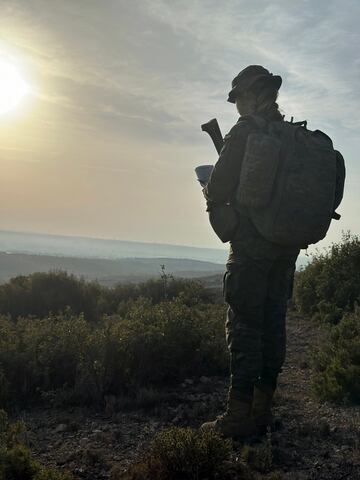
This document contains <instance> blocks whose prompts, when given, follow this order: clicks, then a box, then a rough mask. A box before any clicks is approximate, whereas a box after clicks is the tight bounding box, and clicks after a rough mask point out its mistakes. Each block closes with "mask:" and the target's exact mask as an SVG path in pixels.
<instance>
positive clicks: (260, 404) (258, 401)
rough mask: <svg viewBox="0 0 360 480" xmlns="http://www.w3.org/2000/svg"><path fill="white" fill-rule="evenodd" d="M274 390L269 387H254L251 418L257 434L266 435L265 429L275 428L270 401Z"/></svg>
mask: <svg viewBox="0 0 360 480" xmlns="http://www.w3.org/2000/svg"><path fill="white" fill-rule="evenodd" d="M274 393H275V388H274V387H271V386H270V385H261V386H255V387H254V399H253V404H252V409H251V416H252V418H253V420H254V422H255V425H256V429H257V431H258V433H266V431H267V428H268V427H270V428H271V430H274V428H275V421H274V416H273V413H272V409H271V407H272V401H273V397H274Z"/></svg>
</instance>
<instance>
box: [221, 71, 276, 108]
mask: <svg viewBox="0 0 360 480" xmlns="http://www.w3.org/2000/svg"><path fill="white" fill-rule="evenodd" d="M258 80H264V81H266V82H269V83H271V84H273V86H274V87H275V88H276V89H277V90H278V89H279V88H280V87H281V84H282V78H281V77H280V75H273V74H272V73H270V72H269V70H266V68H264V67H262V66H261V65H249V66H248V67H246V68H244V70H241V72H240V73H239V74H238V75H237V76H236V77H235V78H234V80H233V81H232V82H231V86H232V89H231V91H230V92H229V98H228V99H227V101H228V102H230V103H235V98H236V96H237V94H239V93H240V92H241V91H246V90H248V89H249V88H250V87H251V86H252V85H254V83H255V82H257V81H258Z"/></svg>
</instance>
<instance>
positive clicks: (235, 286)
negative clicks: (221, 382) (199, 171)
mask: <svg viewBox="0 0 360 480" xmlns="http://www.w3.org/2000/svg"><path fill="white" fill-rule="evenodd" d="M274 119H276V120H279V119H280V118H274ZM268 120H271V119H268ZM257 129H258V126H257V125H255V124H254V121H253V120H252V119H251V118H249V117H240V119H239V121H238V122H237V124H236V125H235V126H234V127H233V128H232V129H231V130H230V132H229V134H228V135H226V137H225V143H224V147H223V149H222V151H221V153H220V157H219V160H218V162H217V163H216V165H215V168H214V170H213V173H212V175H211V178H210V181H209V182H208V184H207V186H206V187H205V188H204V189H203V193H204V195H205V198H206V199H207V201H208V207H209V208H211V204H212V203H213V202H214V203H223V202H226V201H230V203H231V204H233V205H234V206H236V204H235V200H234V197H235V192H236V188H237V184H238V181H239V176H240V168H241V162H242V159H243V156H244V152H245V146H246V140H247V136H248V134H249V133H250V132H251V131H254V130H257ZM236 208H237V209H238V207H236ZM238 210H239V209H238ZM298 254H299V249H298V248H294V247H283V246H279V245H275V244H273V243H271V242H268V241H267V240H266V239H264V238H263V237H261V236H260V234H259V233H258V232H257V230H256V229H255V227H254V226H253V224H252V223H251V220H250V218H249V217H248V216H247V212H246V209H244V208H242V209H241V210H239V225H238V227H237V230H236V232H235V235H234V238H233V239H232V241H231V242H230V253H229V258H228V261H227V264H226V272H225V274H224V277H223V295H224V299H225V301H226V302H227V303H228V310H227V319H226V338H227V343H228V347H229V351H230V372H231V385H230V387H231V388H233V389H234V390H236V391H239V392H242V393H244V394H248V395H251V394H252V390H253V387H254V384H264V385H271V386H273V387H275V386H276V379H277V376H278V374H279V372H280V371H281V367H282V365H283V362H284V359H285V342H286V335H285V317H286V308H287V300H288V298H289V297H290V296H291V293H292V282H293V276H294V271H295V262H296V258H297V256H298Z"/></svg>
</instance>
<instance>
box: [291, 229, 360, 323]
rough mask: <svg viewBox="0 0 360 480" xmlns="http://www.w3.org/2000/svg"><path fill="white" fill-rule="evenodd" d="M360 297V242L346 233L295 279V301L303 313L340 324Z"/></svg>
mask: <svg viewBox="0 0 360 480" xmlns="http://www.w3.org/2000/svg"><path fill="white" fill-rule="evenodd" d="M359 297H360V239H359V237H358V236H356V235H350V234H349V233H348V234H345V235H343V238H342V241H341V242H340V243H337V244H333V245H332V246H331V247H330V248H329V249H328V250H327V251H326V252H325V253H318V254H316V255H314V256H313V259H312V261H311V263H310V264H309V265H308V266H307V267H305V269H303V270H302V271H300V272H298V273H297V275H296V278H295V288H294V299H295V304H296V306H297V307H298V309H299V310H300V312H301V313H304V314H307V315H311V316H314V317H317V318H319V319H321V320H323V321H325V322H328V323H332V324H336V323H337V322H338V321H339V320H340V319H341V317H342V315H343V313H344V312H351V311H353V310H354V305H355V303H356V301H357V300H359Z"/></svg>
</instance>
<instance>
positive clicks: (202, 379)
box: [199, 375, 211, 383]
mask: <svg viewBox="0 0 360 480" xmlns="http://www.w3.org/2000/svg"><path fill="white" fill-rule="evenodd" d="M199 380H200V383H210V382H211V379H210V378H209V377H205V376H204V375H203V376H202V377H200V378H199Z"/></svg>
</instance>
